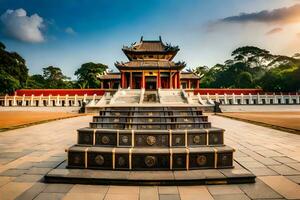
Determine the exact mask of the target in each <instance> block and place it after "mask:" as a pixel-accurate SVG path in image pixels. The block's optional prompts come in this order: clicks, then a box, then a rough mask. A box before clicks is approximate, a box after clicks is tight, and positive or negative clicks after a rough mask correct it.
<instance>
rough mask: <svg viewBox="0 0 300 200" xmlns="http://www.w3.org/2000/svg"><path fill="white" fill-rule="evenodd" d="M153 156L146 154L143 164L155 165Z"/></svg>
mask: <svg viewBox="0 0 300 200" xmlns="http://www.w3.org/2000/svg"><path fill="white" fill-rule="evenodd" d="M155 161H156V159H155V157H154V156H146V158H145V164H146V166H147V167H153V166H154V165H155Z"/></svg>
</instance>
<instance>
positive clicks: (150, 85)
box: [145, 76, 157, 90]
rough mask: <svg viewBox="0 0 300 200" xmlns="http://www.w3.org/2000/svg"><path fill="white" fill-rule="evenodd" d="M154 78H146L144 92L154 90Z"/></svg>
mask: <svg viewBox="0 0 300 200" xmlns="http://www.w3.org/2000/svg"><path fill="white" fill-rule="evenodd" d="M156 81H157V80H156V76H146V77H145V82H146V90H156V88H157V87H156Z"/></svg>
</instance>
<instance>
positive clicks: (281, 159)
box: [272, 156, 297, 164]
mask: <svg viewBox="0 0 300 200" xmlns="http://www.w3.org/2000/svg"><path fill="white" fill-rule="evenodd" d="M272 158H273V159H274V160H276V161H278V162H281V163H284V164H286V163H296V162H297V161H296V160H294V159H291V158H289V157H287V156H279V157H272Z"/></svg>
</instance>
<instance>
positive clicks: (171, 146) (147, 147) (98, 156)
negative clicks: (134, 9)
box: [67, 93, 234, 171]
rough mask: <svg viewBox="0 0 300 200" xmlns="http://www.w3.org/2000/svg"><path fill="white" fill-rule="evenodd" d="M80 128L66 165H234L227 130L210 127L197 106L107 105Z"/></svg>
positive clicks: (126, 167)
mask: <svg viewBox="0 0 300 200" xmlns="http://www.w3.org/2000/svg"><path fill="white" fill-rule="evenodd" d="M171 95H173V94H171ZM177 95H178V94H177V93H176V95H174V96H177ZM77 134H78V137H77V138H78V140H77V144H76V145H74V146H72V147H70V148H69V149H68V150H67V152H68V163H67V167H68V168H75V169H77V168H87V169H103V170H104V169H105V170H146V171H148V170H192V169H195V170H196V169H198V170H199V169H221V168H232V167H233V152H234V149H232V148H231V147H228V146H226V145H224V130H223V129H220V128H214V127H212V126H211V123H210V122H208V117H207V116H205V115H203V114H202V111H201V110H199V108H197V107H192V106H190V107H187V106H184V107H180V106H176V107H174V106H172V107H168V106H160V107H105V108H102V109H101V111H100V112H99V115H98V116H94V117H93V121H92V122H90V125H89V127H87V128H82V129H79V130H78V133H77Z"/></svg>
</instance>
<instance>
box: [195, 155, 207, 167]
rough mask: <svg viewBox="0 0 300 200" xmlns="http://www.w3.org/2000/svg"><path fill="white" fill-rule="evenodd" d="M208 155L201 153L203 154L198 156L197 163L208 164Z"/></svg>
mask: <svg viewBox="0 0 300 200" xmlns="http://www.w3.org/2000/svg"><path fill="white" fill-rule="evenodd" d="M206 161H207V160H206V156H204V155H201V156H197V164H198V165H200V166H202V165H205V164H206Z"/></svg>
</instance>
